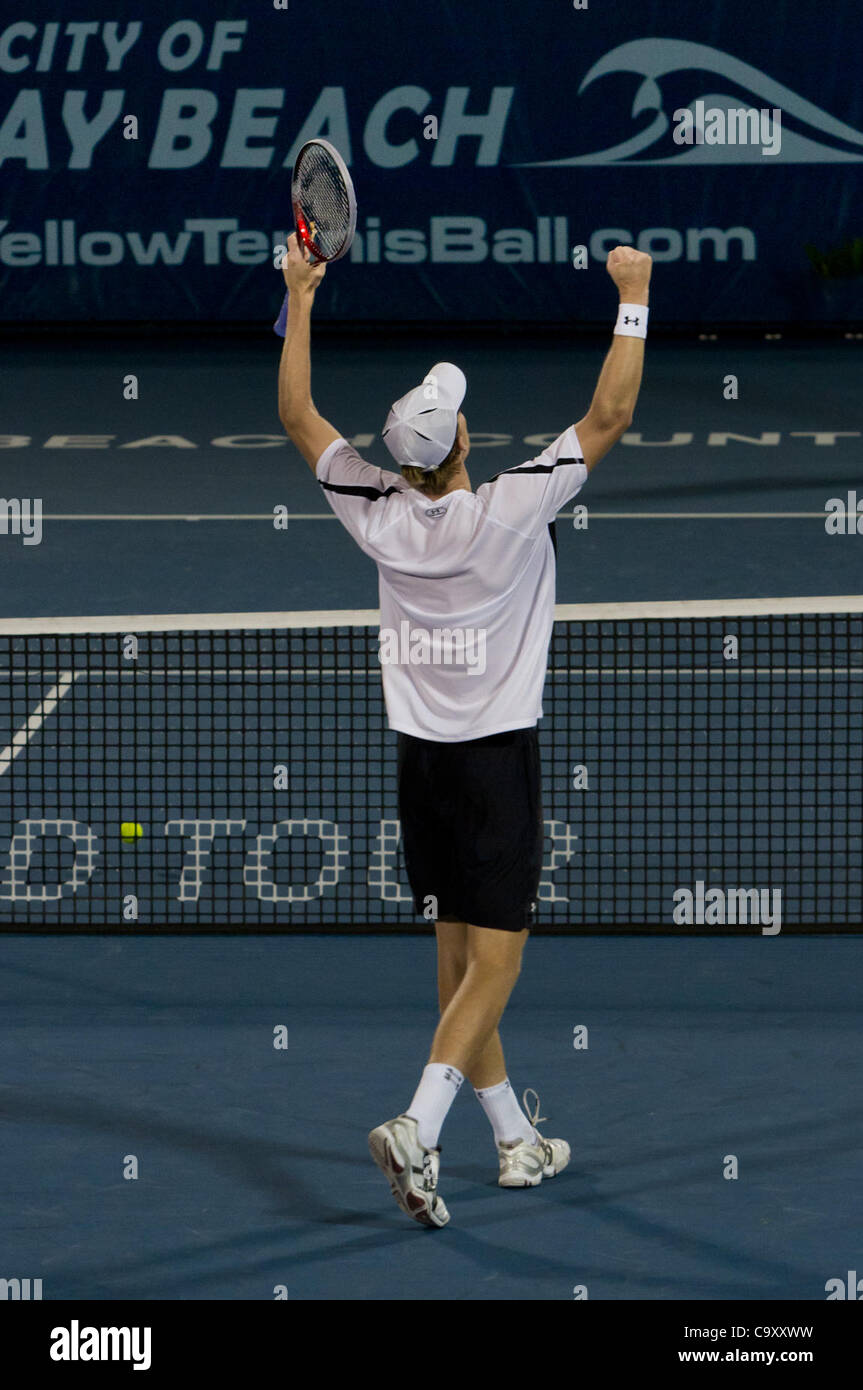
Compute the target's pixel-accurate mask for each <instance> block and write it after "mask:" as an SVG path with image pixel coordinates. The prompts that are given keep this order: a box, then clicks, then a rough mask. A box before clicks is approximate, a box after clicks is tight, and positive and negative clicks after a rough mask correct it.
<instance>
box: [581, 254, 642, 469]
mask: <svg viewBox="0 0 863 1390" xmlns="http://www.w3.org/2000/svg"><path fill="white" fill-rule="evenodd" d="M652 266H653V261H652V259H651V257H650V256H648V255H647V253H646V252H644V251H635V250H633V248H632V247H631V246H615V248H614V250H613V251H612V252H610V254H609V257H608V261H607V262H606V269H607V270H608V273H609V275H610V276H611V278H612V280H613V281H614V283H615V285H616V286H617V288H618V291H619V294H620V302H621V304H643V305H645V306H646V305H647V302H648V287H649V285H650V271H651V268H652ZM643 366H644V339H643V338H630V337H624V336H623V335H622V334H618V333H616V334H615V335H614V338H613V339H612V344H611V348H610V349H609V352H608V356H607V357H606V359H605V362H604V364H603V367H602V371H601V372H600V374H599V381H598V382H597V383H596V390H595V391H594V393H593V400H592V401H591V403H590V409H589V410H588V412H587V414H586V415H585V417H584V419H583V420H579V422H578V424H577V425H576V426H575V432H576V434H577V435H578V439H579V443H580V444H581V449H582V453H583V455H584V462H585V463H586V465H587V467H588V468H593V467H595V465H596V464H597V463H599V460H600V459H601V458H604V456H605V455H606V454H607V453H608V451H609V449H611V448H612V447H613V446H614V445H615V444H616V443H617V441H618V439H620V437H621V435H623V434H625V433H626V431H627V430H628V429H629V426H630V425H631V424H632V417H633V414H634V412H635V402H636V400H637V399H638V392H639V388H640V386H641V372H642V368H643Z"/></svg>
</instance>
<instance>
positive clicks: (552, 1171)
mask: <svg viewBox="0 0 863 1390" xmlns="http://www.w3.org/2000/svg"><path fill="white" fill-rule="evenodd" d="M529 1095H532V1096H534V1097H535V1098H536V1107H535V1110H534V1113H533V1114H532V1115H531V1113H530V1106H529V1105H528V1100H527V1098H528V1096H529ZM522 1103H523V1104H524V1108H525V1110H526V1111H527V1117H528V1119H529V1120H530V1123H531V1125H532V1126H533V1132H534V1135H535V1142H534V1143H532V1144H531V1143H530V1142H529V1141H528V1140H527V1139H516V1140H515V1142H514V1143H511V1144H498V1146H497V1153H498V1160H499V1162H500V1176H499V1177H498V1180H497V1181H498V1185H499V1186H500V1187H538V1186H539V1184H540V1183H541V1182H542V1180H543V1178H554V1177H556V1176H557V1174H558V1173H562V1172H563V1170H564V1168H565V1167H566V1165H567V1163H568V1162H569V1158H570V1148H569V1145H568V1144H567V1142H566V1140H565V1139H543V1137H542V1135H541V1134H540V1133H539V1131H538V1129H537V1128H536V1126H537V1125H538V1124H542V1123H543V1119H544V1117H543V1116H540V1113H539V1096H538V1095H537V1094H536V1091H531V1090H527V1091H525V1093H524V1095H523V1096H522Z"/></svg>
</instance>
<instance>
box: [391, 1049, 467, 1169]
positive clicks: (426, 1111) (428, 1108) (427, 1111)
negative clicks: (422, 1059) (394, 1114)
mask: <svg viewBox="0 0 863 1390" xmlns="http://www.w3.org/2000/svg"><path fill="white" fill-rule="evenodd" d="M463 1081H464V1077H463V1076H462V1074H461V1072H460V1071H459V1070H458V1068H457V1067H450V1066H448V1065H447V1063H446V1062H429V1064H428V1066H427V1067H426V1068H425V1070H424V1071H423V1074H422V1077H421V1078H420V1084H419V1085H418V1086H417V1089H416V1095H415V1096H414V1098H413V1100H412V1101H411V1103H410V1105H409V1106H408V1108H407V1110H406V1111H405V1114H406V1115H409V1116H410V1118H411V1119H412V1120H416V1122H417V1137H418V1139H419V1141H420V1143H421V1144H422V1146H423V1148H424V1149H435V1148H437V1141H438V1139H439V1138H440V1132H441V1130H442V1128H443V1122H444V1120H445V1119H446V1117H447V1113H448V1111H449V1108H450V1106H451V1105H452V1103H453V1101H454V1100H455V1098H456V1096H457V1095H458V1093H459V1088H460V1087H461V1083H462V1082H463Z"/></svg>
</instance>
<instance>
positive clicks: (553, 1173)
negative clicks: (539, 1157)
mask: <svg viewBox="0 0 863 1390" xmlns="http://www.w3.org/2000/svg"><path fill="white" fill-rule="evenodd" d="M571 1157H572V1154H571V1153H570V1154H567V1158H566V1163H563V1164H561V1166H560V1167H559V1168H543V1169H542V1171H541V1172H540V1173H537V1175H536V1177H535V1178H521V1179H519V1178H516V1179H515V1180H513V1179H511V1178H510V1179H509V1180H508V1181H506V1180H504V1181H501V1179H500V1178H498V1184H497V1185H498V1187H539V1185H540V1183H541V1182H542V1180H543V1178H556V1177H557V1175H558V1173H562V1172H563V1170H564V1168H565V1167H566V1166H567V1164H568V1163H569V1160H570V1158H571Z"/></svg>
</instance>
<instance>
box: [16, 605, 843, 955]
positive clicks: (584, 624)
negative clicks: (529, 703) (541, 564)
mask: <svg viewBox="0 0 863 1390" xmlns="http://www.w3.org/2000/svg"><path fill="white" fill-rule="evenodd" d="M376 620H377V614H376V613H374V612H371V611H364V612H359V613H356V612H336V613H324V614H235V615H190V616H184V617H182V618H180V617H176V616H171V617H167V618H165V617H153V618H137V617H136V618H111V619H89V620H88V619H75V620H66V619H51V620H42V621H32V622H31V621H17V620H8V619H7V620H3V621H2V622H0V927H2V929H3V930H6V931H9V930H20V929H24V928H43V929H45V928H50V927H53V928H54V929H59V930H66V929H68V930H87V929H91V928H92V929H97V930H98V929H101V930H111V929H115V930H118V931H123V930H132V931H134V930H136V929H141V928H143V929H145V930H146V929H162V928H165V929H168V930H187V929H190V930H194V929H202V930H207V929H231V930H237V929H248V930H257V931H262V930H288V931H290V930H293V929H307V930H312V931H321V930H330V929H334V930H348V929H351V928H357V929H360V930H401V931H404V930H414V929H421V930H427V929H428V923H426V922H424V920H423V917H422V915H421V914H418V913H417V912H416V911H415V910H414V906H413V903H412V901H411V897H410V894H409V890H408V886H407V880H406V875H405V872H404V865H403V860H402V856H401V848H400V842H399V824H398V810H397V795H396V736H395V734H393V733H392V732H391V731H390V730H389V729H388V727H387V723H386V717H385V710H384V704H383V697H382V690H381V679H380V664H379V661H378V635H377V625H376ZM544 708H545V717H544V718H543V720H542V722H541V724H540V742H541V751H542V763H543V797H544V816H545V829H546V844H545V861H544V867H543V873H542V882H541V885H540V891H539V900H538V905H537V921H536V930H537V931H571V930H576V931H578V930H591V929H600V930H606V929H609V930H620V931H626V930H640V929H654V930H663V929H664V930H668V931H678V930H686V929H687V928H689V927H691V928H692V929H695V930H701V931H709V930H711V929H715V930H736V929H740V930H749V929H751V928H752V927H753V926H758V924H759V922H760V924H761V925H760V927H759V929H760V930H762V931H767V930H768V929H769V930H770V931H773V929H774V928H773V926H771V927H769V928H768V927H767V926H766V925H765V924H766V923H767V922H773V923H775V922H776V910H777V908H778V911H779V917H780V921H781V925H782V927H790V928H792V929H793V928H794V927H797V928H798V929H807V928H821V929H826V930H829V929H830V928H835V929H842V928H844V929H855V928H857V929H859V928H860V926H861V919H863V600H860V599H854V598H841V599H831V598H825V599H816V600H812V599H805V600H804V599H790V600H765V601H760V600H745V601H736V602H728V603H704V604H695V603H669V604H658V605H646V604H629V605H599V606H591V607H560V608H558V609H557V616H556V622H555V628H554V635H553V639H552V644H551V648H550V654H549V669H548V675H547V679H546V688H545V700H544ZM777 893H778V894H780V895H781V897H780V898H778V899H777V898H776V897H775V895H776V894H777Z"/></svg>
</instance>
